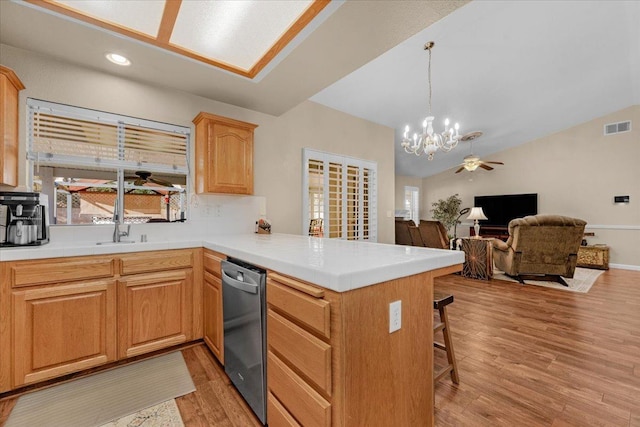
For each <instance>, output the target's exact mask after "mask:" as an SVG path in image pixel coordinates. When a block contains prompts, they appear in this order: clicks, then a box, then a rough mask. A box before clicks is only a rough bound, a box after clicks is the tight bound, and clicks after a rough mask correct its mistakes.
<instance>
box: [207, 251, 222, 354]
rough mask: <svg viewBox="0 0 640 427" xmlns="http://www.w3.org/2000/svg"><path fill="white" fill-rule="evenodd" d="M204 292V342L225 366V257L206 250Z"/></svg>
mask: <svg viewBox="0 0 640 427" xmlns="http://www.w3.org/2000/svg"><path fill="white" fill-rule="evenodd" d="M203 257H204V262H203V264H204V282H203V290H202V300H203V301H202V306H203V320H204V321H203V327H204V342H205V344H207V347H209V349H210V350H211V352H212V353H213V354H214V355H215V356H216V358H217V359H218V360H219V361H220V363H222V364H223V365H224V328H223V318H222V272H221V269H220V262H221V261H222V260H223V259H225V258H226V257H225V255H223V254H220V253H217V252H214V251H210V250H207V249H205V250H204V253H203Z"/></svg>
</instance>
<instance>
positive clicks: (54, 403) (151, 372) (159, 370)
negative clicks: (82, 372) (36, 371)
mask: <svg viewBox="0 0 640 427" xmlns="http://www.w3.org/2000/svg"><path fill="white" fill-rule="evenodd" d="M195 389H196V388H195V386H194V385H193V381H192V380H191V375H190V374H189V370H188V369H187V365H186V363H185V361H184V358H183V357H182V353H180V352H179V351H177V352H173V353H169V354H166V355H163V356H159V357H154V358H152V359H148V360H144V361H141V362H136V363H132V364H130V365H126V366H122V367H119V368H116V369H112V370H109V371H105V372H100V373H97V374H94V375H90V376H87V377H84V378H79V379H76V380H73V381H69V382H68V383H64V384H60V385H57V386H55V387H51V388H47V389H44V390H40V391H36V392H34V393H30V394H26V395H24V396H22V397H20V398H19V399H18V403H16V406H15V407H14V408H13V411H11V415H9V419H8V420H7V423H6V426H7V427H14V426H65V427H73V426H78V427H90V426H101V425H103V424H105V423H107V422H110V421H114V420H118V419H120V418H122V417H124V416H127V415H130V414H135V413H137V412H139V411H141V410H143V409H145V408H150V407H152V406H154V405H158V404H160V403H163V402H166V401H170V400H172V399H174V398H176V397H179V396H182V395H185V394H188V393H191V392H193V391H195ZM181 422H182V421H181ZM142 425H144V424H142ZM165 425H167V424H165ZM169 425H170V424H169Z"/></svg>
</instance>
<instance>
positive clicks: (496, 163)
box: [485, 161, 504, 165]
mask: <svg viewBox="0 0 640 427" xmlns="http://www.w3.org/2000/svg"><path fill="white" fill-rule="evenodd" d="M485 163H491V164H492V165H504V163H502V162H488V161H487V162H485Z"/></svg>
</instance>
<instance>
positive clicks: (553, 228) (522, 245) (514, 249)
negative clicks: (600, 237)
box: [492, 215, 587, 286]
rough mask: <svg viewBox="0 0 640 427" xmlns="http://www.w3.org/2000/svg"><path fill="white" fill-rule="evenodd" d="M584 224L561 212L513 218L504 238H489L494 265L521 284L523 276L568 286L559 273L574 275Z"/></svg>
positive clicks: (584, 222) (564, 275)
mask: <svg viewBox="0 0 640 427" xmlns="http://www.w3.org/2000/svg"><path fill="white" fill-rule="evenodd" d="M586 224H587V223H586V221H583V220H581V219H577V218H570V217H566V216H560V215H532V216H526V217H524V218H517V219H514V220H512V221H511V222H509V238H508V239H507V241H506V242H503V241H501V240H498V239H494V240H493V242H492V243H493V260H494V263H495V266H496V268H498V269H500V270H502V271H504V272H505V274H507V275H508V276H510V277H513V278H514V279H516V280H518V281H519V282H520V283H523V284H524V280H525V279H528V280H550V279H551V280H554V281H556V282H559V283H561V284H563V285H564V286H568V285H567V283H566V282H565V281H564V280H563V279H562V277H567V278H572V277H573V274H574V272H575V269H576V263H577V261H578V248H579V247H580V242H581V241H582V237H583V235H584V227H585V225H586ZM561 276H562V277H561Z"/></svg>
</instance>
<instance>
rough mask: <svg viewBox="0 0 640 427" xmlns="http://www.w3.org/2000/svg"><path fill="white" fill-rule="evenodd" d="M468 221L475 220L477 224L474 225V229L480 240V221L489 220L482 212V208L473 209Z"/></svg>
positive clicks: (476, 236)
mask: <svg viewBox="0 0 640 427" xmlns="http://www.w3.org/2000/svg"><path fill="white" fill-rule="evenodd" d="M467 219H473V220H475V223H474V224H473V229H474V230H475V232H476V235H475V238H476V239H479V238H480V224H478V220H480V219H489V218H487V217H486V216H484V212H482V208H471V213H470V214H469V216H468V217H467Z"/></svg>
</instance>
